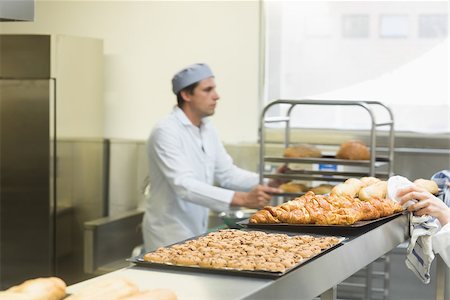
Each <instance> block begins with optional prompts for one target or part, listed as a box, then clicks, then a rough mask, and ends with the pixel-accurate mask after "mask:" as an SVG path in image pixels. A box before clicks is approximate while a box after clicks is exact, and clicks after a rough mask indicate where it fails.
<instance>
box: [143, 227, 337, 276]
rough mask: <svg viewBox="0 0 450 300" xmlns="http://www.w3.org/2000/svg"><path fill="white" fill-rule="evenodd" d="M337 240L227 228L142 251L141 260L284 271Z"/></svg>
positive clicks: (192, 265) (221, 267)
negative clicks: (143, 252)
mask: <svg viewBox="0 0 450 300" xmlns="http://www.w3.org/2000/svg"><path fill="white" fill-rule="evenodd" d="M339 242H340V240H339V238H337V237H328V236H322V237H313V236H310V235H294V236H289V235H287V234H279V233H265V232H262V231H246V230H235V229H226V230H219V231H216V232H211V233H209V234H208V235H206V236H202V237H199V238H196V239H193V240H188V241H186V242H184V243H181V244H175V245H172V246H169V247H161V248H158V249H157V250H156V251H154V252H149V253H147V254H145V255H144V260H145V261H147V262H152V263H159V264H171V265H178V266H191V267H200V268H208V269H231V270H244V271H269V272H285V271H287V270H288V269H290V268H292V267H294V266H296V265H298V264H299V263H301V262H303V261H304V260H306V259H308V258H310V257H312V256H314V255H317V254H319V253H320V252H322V251H324V250H326V249H328V248H330V247H332V246H334V245H336V244H338V243H339Z"/></svg>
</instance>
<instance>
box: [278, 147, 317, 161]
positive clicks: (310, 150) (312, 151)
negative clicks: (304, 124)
mask: <svg viewBox="0 0 450 300" xmlns="http://www.w3.org/2000/svg"><path fill="white" fill-rule="evenodd" d="M284 157H291V158H295V157H316V158H317V157H322V153H321V152H320V150H319V149H318V148H317V147H316V146H313V145H310V144H299V145H293V146H290V147H287V148H286V149H284Z"/></svg>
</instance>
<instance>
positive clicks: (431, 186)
mask: <svg viewBox="0 0 450 300" xmlns="http://www.w3.org/2000/svg"><path fill="white" fill-rule="evenodd" d="M414 184H415V185H417V186H419V187H421V188H423V189H425V190H426V191H428V192H430V193H431V194H433V195H437V194H438V193H439V187H438V185H437V183H436V182H435V181H434V180H427V179H423V178H420V179H416V180H414Z"/></svg>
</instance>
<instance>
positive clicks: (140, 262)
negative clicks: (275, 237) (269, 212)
mask: <svg viewBox="0 0 450 300" xmlns="http://www.w3.org/2000/svg"><path fill="white" fill-rule="evenodd" d="M242 230H244V231H255V230H250V229H242ZM256 231H263V232H266V233H282V234H288V235H289V236H296V235H304V234H303V233H301V234H300V233H292V232H291V233H286V232H279V231H272V230H261V229H256ZM205 235H206V234H205ZM205 235H202V236H205ZM309 235H311V236H314V237H325V235H317V234H309ZM202 236H198V237H196V238H200V237H202ZM335 237H336V238H338V240H339V242H338V243H337V244H335V245H333V246H331V247H329V248H327V249H324V250H322V251H321V252H320V253H318V254H316V255H314V256H312V257H309V258H307V259H304V260H302V261H300V262H298V263H297V264H295V265H294V266H292V267H290V268H288V269H286V270H285V271H283V272H275V271H273V272H272V271H263V270H238V269H232V268H205V267H200V266H194V265H192V266H186V265H177V264H172V263H155V262H148V261H145V260H144V258H143V257H144V254H143V255H139V256H136V257H132V258H129V259H127V261H129V262H132V263H134V264H136V265H137V266H139V267H144V268H149V269H160V270H172V271H185V272H195V273H209V274H222V275H230V276H244V277H253V278H266V279H277V278H280V277H281V276H284V275H286V274H287V273H289V272H291V271H293V270H295V269H297V268H299V267H301V266H303V265H305V264H307V263H308V262H311V261H312V260H314V259H316V258H318V257H320V256H322V255H324V254H325V253H327V252H329V251H331V250H333V249H336V248H337V247H339V246H341V245H342V243H343V241H344V240H346V238H345V237H340V236H335ZM196 238H193V239H196ZM193 239H189V240H193ZM186 241H187V240H186ZM186 241H183V242H180V243H176V244H174V245H179V244H183V243H184V242H186ZM172 246H173V245H172Z"/></svg>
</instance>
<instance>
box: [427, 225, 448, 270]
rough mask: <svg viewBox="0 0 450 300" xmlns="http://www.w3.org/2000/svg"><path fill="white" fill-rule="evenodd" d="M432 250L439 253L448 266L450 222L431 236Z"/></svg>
mask: <svg viewBox="0 0 450 300" xmlns="http://www.w3.org/2000/svg"><path fill="white" fill-rule="evenodd" d="M431 240H432V243H433V251H434V253H437V254H439V255H440V256H441V257H442V259H443V260H444V262H445V263H446V264H447V266H448V267H449V268H450V223H447V224H446V225H445V226H443V227H442V228H441V230H439V231H438V232H437V233H436V234H435V235H433V237H432V239H431Z"/></svg>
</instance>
